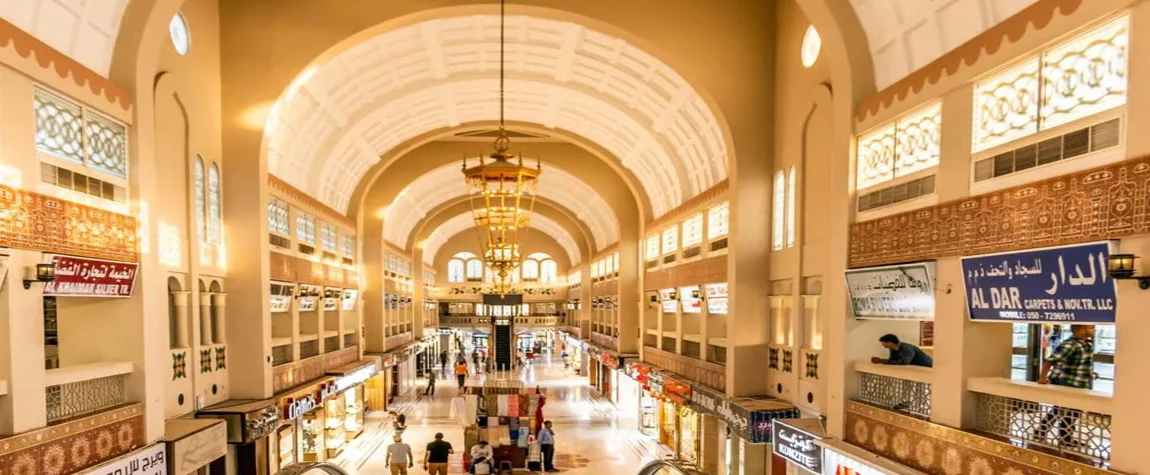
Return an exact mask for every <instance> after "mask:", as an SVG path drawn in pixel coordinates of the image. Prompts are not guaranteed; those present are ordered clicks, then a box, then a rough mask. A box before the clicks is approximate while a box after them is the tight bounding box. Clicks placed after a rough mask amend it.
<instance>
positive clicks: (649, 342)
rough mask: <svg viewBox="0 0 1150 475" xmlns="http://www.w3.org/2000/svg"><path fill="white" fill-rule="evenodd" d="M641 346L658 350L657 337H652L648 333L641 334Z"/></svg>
mask: <svg viewBox="0 0 1150 475" xmlns="http://www.w3.org/2000/svg"><path fill="white" fill-rule="evenodd" d="M643 346H649V347H651V348H658V347H659V335H652V334H650V333H644V334H643Z"/></svg>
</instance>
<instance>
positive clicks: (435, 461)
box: [423, 432, 455, 475]
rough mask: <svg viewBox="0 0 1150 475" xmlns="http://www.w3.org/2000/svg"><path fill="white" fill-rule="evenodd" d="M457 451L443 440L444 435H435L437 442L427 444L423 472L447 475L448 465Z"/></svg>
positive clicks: (438, 433)
mask: <svg viewBox="0 0 1150 475" xmlns="http://www.w3.org/2000/svg"><path fill="white" fill-rule="evenodd" d="M454 453H455V449H453V448H452V447H451V442H448V441H445V440H443V433H442V432H436V433H435V441H433V442H430V443H428V444H427V452H425V453H424V455H423V470H424V471H426V472H427V473H429V474H430V475H447V464H448V461H449V459H450V457H451V454H454Z"/></svg>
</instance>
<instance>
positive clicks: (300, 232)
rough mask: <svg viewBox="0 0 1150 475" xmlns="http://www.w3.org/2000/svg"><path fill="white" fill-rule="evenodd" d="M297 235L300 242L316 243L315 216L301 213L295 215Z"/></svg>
mask: <svg viewBox="0 0 1150 475" xmlns="http://www.w3.org/2000/svg"><path fill="white" fill-rule="evenodd" d="M295 237H296V239H299V240H300V242H305V243H308V244H315V217H314V216H311V215H309V214H306V213H299V214H297V215H296V217H295Z"/></svg>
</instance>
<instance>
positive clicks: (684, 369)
mask: <svg viewBox="0 0 1150 475" xmlns="http://www.w3.org/2000/svg"><path fill="white" fill-rule="evenodd" d="M643 362H644V363H650V364H652V365H655V366H658V367H660V368H663V369H666V370H668V371H671V372H673V373H678V374H681V375H683V376H684V377H686V378H687V379H690V380H692V381H696V382H698V383H701V384H704V385H707V386H710V387H712V388H715V389H718V390H719V391H726V389H727V370H726V368H725V367H723V366H720V365H717V364H714V363H708V362H706V361H702V360H698V359H695V358H691V357H688V356H683V355H679V354H675V353H671V352H669V351H663V350H660V349H657V348H651V347H646V348H644V349H643Z"/></svg>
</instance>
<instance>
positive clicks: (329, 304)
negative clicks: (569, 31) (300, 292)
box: [323, 297, 339, 312]
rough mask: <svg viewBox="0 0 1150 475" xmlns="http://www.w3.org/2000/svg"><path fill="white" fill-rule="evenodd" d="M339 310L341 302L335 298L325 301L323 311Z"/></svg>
mask: <svg viewBox="0 0 1150 475" xmlns="http://www.w3.org/2000/svg"><path fill="white" fill-rule="evenodd" d="M338 308H339V300H338V299H336V298H334V297H329V298H325V299H323V311H325V312H334V311H336V309H338Z"/></svg>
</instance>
